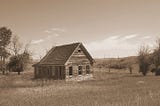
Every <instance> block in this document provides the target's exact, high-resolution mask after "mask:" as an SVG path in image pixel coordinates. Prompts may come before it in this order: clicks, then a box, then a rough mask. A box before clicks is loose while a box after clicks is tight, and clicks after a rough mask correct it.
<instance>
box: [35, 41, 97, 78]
mask: <svg viewBox="0 0 160 106" xmlns="http://www.w3.org/2000/svg"><path fill="white" fill-rule="evenodd" d="M94 62H95V61H94V59H93V58H92V57H91V55H90V54H89V52H88V51H87V50H86V48H85V47H84V46H83V44H82V43H72V44H66V45H61V46H55V47H53V48H52V49H51V50H50V51H49V52H48V53H47V54H46V56H44V57H43V58H42V59H41V60H40V62H38V63H37V64H34V65H33V67H34V75H35V78H50V79H55V80H86V79H90V78H92V73H93V64H94Z"/></svg>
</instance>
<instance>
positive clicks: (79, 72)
mask: <svg viewBox="0 0 160 106" xmlns="http://www.w3.org/2000/svg"><path fill="white" fill-rule="evenodd" d="M78 75H82V66H78Z"/></svg>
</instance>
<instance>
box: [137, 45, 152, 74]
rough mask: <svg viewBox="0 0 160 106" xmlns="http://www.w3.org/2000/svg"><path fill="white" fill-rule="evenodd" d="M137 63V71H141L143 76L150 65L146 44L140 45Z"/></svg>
mask: <svg viewBox="0 0 160 106" xmlns="http://www.w3.org/2000/svg"><path fill="white" fill-rule="evenodd" d="M138 64H139V72H141V73H142V74H143V75H144V76H146V74H147V73H148V71H149V65H150V57H149V49H148V47H147V46H141V48H140V50H139V53H138Z"/></svg>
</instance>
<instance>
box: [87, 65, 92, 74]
mask: <svg viewBox="0 0 160 106" xmlns="http://www.w3.org/2000/svg"><path fill="white" fill-rule="evenodd" d="M90 72H91V68H90V65H86V74H90Z"/></svg>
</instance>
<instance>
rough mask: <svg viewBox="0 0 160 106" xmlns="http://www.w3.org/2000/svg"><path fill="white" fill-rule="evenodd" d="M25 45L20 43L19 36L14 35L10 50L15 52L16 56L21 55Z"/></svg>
mask: <svg viewBox="0 0 160 106" xmlns="http://www.w3.org/2000/svg"><path fill="white" fill-rule="evenodd" d="M22 46H23V44H22V43H21V42H20V37H19V36H18V35H14V36H13V38H12V40H11V44H10V50H11V51H12V52H13V54H14V55H15V56H16V55H18V54H19V52H20V51H21V49H22Z"/></svg>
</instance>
